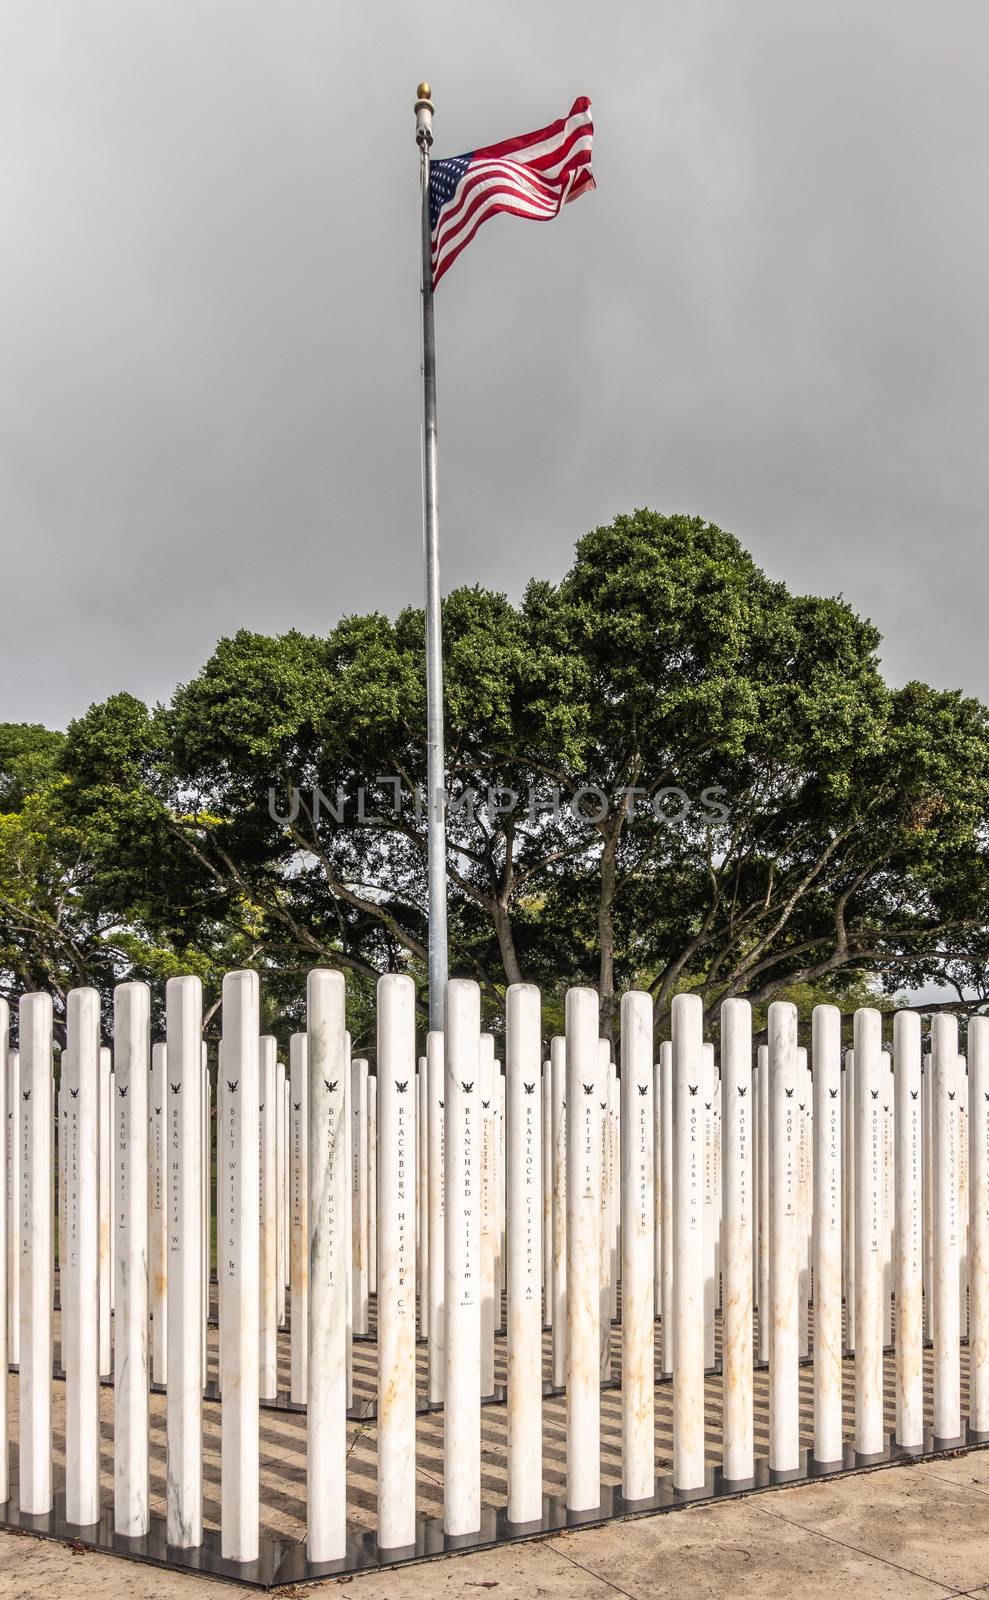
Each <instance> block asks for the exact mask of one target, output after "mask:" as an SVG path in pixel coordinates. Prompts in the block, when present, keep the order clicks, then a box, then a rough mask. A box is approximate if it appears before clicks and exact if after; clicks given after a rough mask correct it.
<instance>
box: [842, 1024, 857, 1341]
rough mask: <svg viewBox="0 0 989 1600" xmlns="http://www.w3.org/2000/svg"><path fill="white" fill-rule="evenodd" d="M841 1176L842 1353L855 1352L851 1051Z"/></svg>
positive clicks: (845, 1092)
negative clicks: (843, 1273)
mask: <svg viewBox="0 0 989 1600" xmlns="http://www.w3.org/2000/svg"><path fill="white" fill-rule="evenodd" d="M842 1089H843V1092H842V1116H843V1118H844V1135H845V1142H844V1150H843V1152H842V1155H843V1160H844V1173H845V1217H844V1227H845V1350H846V1352H847V1353H848V1354H852V1353H853V1352H854V1350H855V1248H856V1247H855V1239H856V1232H855V1140H856V1132H855V1051H854V1050H846V1051H845V1073H844V1081H843V1086H842Z"/></svg>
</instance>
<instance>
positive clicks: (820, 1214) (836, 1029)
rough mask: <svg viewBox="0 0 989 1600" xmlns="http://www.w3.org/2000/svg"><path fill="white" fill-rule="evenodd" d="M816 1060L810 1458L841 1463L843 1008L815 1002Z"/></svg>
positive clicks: (812, 1025) (814, 1037) (813, 1040)
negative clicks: (812, 1430)
mask: <svg viewBox="0 0 989 1600" xmlns="http://www.w3.org/2000/svg"><path fill="white" fill-rule="evenodd" d="M811 1027H812V1030H813V1032H812V1046H813V1059H814V1081H813V1092H814V1163H813V1165H814V1459H815V1460H816V1461H820V1462H829V1463H835V1462H840V1461H841V1459H842V1455H843V1444H842V1419H841V1353H842V1351H841V1246H842V1237H841V1135H842V1127H841V1012H840V1010H839V1009H838V1007H837V1006H815V1007H814V1012H813V1016H812V1019H811Z"/></svg>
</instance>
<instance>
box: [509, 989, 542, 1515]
mask: <svg viewBox="0 0 989 1600" xmlns="http://www.w3.org/2000/svg"><path fill="white" fill-rule="evenodd" d="M541 1057H542V1040H541V1036H540V1001H539V990H538V989H537V988H535V986H534V985H532V984H528V983H514V984H512V985H510V987H509V989H508V993H507V995H506V996H505V1069H506V1078H505V1091H506V1118H507V1128H506V1132H507V1145H506V1156H507V1161H506V1188H507V1201H508V1520H509V1522H515V1523H524V1522H536V1521H538V1520H539V1519H540V1518H541V1517H542V1513H543V1484H542V1467H543V1461H542V1448H543V1371H542V1365H543V1363H542V1344H543V1332H542V1330H543V1316H542V1286H543V1266H542V1252H543V1226H544V1219H545V1204H544V1202H545V1194H544V1190H543V1174H542V1168H543V1162H542V1144H543V1134H544V1126H543V1122H544V1106H543V1099H542V1097H541V1095H540V1066H541Z"/></svg>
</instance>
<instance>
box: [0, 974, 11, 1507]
mask: <svg viewBox="0 0 989 1600" xmlns="http://www.w3.org/2000/svg"><path fill="white" fill-rule="evenodd" d="M9 1070H10V1007H9V1006H8V1004H7V1002H6V1000H0V1106H2V1107H3V1108H4V1111H6V1109H7V1078H8V1073H9ZM4 1120H5V1121H6V1120H7V1119H6V1117H5V1118H4ZM9 1150H10V1140H9V1138H7V1137H6V1136H5V1137H4V1139H3V1140H2V1141H0V1241H2V1243H0V1250H3V1257H2V1258H0V1377H2V1379H3V1381H2V1382H0V1505H6V1503H7V1501H8V1500H9V1499H10V1459H9V1457H10V1446H9V1444H8V1434H9V1420H8V1406H7V1347H8V1339H7V1272H6V1266H7V1241H8V1240H9V1238H10V1235H11V1233H13V1231H14V1229H13V1227H12V1221H13V1219H12V1218H11V1215H10V1211H9V1208H8V1195H7V1183H8V1169H7V1163H8V1160H9Z"/></svg>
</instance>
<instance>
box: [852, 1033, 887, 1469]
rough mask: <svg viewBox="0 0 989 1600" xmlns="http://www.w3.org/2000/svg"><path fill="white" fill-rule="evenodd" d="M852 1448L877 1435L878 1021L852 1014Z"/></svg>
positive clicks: (870, 1446) (866, 1445)
mask: <svg viewBox="0 0 989 1600" xmlns="http://www.w3.org/2000/svg"><path fill="white" fill-rule="evenodd" d="M854 1027H855V1031H854V1039H855V1449H856V1452H857V1453H858V1454H859V1455H863V1456H869V1455H875V1454H877V1453H878V1452H879V1451H880V1450H882V1449H883V1448H884V1445H885V1438H884V1435H883V1308H882V1292H883V1208H882V1184H883V1109H882V1016H881V1014H880V1012H878V1011H875V1010H873V1009H872V1008H871V1007H863V1008H862V1009H861V1010H859V1011H856V1013H855V1025H854Z"/></svg>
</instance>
